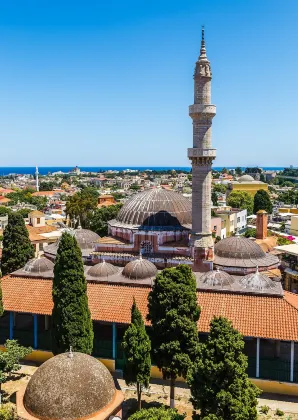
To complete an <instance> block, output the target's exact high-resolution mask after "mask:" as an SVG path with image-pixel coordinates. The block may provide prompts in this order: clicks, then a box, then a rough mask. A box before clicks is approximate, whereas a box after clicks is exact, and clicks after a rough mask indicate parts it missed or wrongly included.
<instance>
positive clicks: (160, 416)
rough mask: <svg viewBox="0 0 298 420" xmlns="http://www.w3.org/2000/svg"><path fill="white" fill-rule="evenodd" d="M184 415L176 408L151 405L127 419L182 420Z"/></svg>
mask: <svg viewBox="0 0 298 420" xmlns="http://www.w3.org/2000/svg"><path fill="white" fill-rule="evenodd" d="M183 419H185V416H184V415H183V414H178V413H177V411H176V410H173V409H166V408H165V407H164V406H162V407H159V408H157V407H153V408H148V409H143V410H141V411H138V412H137V413H135V414H133V415H132V416H130V417H129V420H183Z"/></svg>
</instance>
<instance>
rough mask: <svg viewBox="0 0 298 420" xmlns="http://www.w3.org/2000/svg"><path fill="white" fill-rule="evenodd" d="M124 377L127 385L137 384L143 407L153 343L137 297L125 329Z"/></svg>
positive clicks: (139, 399) (139, 403)
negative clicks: (128, 324) (137, 302)
mask: <svg viewBox="0 0 298 420" xmlns="http://www.w3.org/2000/svg"><path fill="white" fill-rule="evenodd" d="M122 347H123V350H124V360H125V364H124V368H123V377H124V379H125V382H126V384H127V385H131V384H136V386H137V395H138V409H139V410H140V409H141V398H142V389H143V388H148V386H149V380H150V371H151V357H150V351H151V343H150V340H149V337H148V334H147V332H146V329H145V325H144V321H143V318H142V315H141V313H140V311H139V309H138V307H137V305H136V302H135V299H134V301H133V304H132V308H131V324H130V326H129V327H128V328H127V330H126V331H125V334H124V337H123V342H122Z"/></svg>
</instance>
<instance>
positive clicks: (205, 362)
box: [188, 316, 259, 420]
mask: <svg viewBox="0 0 298 420" xmlns="http://www.w3.org/2000/svg"><path fill="white" fill-rule="evenodd" d="M243 349H244V341H243V338H242V336H241V334H240V333H239V332H238V331H237V330H235V329H234V328H233V326H232V323H231V322H230V321H229V320H228V319H226V318H224V317H221V316H220V317H214V318H213V320H212V321H211V323H210V333H209V336H208V339H207V341H206V342H205V343H203V344H201V345H200V354H199V356H198V358H197V360H196V361H195V363H194V364H193V366H192V367H191V369H190V370H189V374H188V383H189V386H190V390H191V394H192V402H193V405H194V408H195V409H199V410H200V416H199V418H200V419H204V420H205V419H217V420H255V419H257V417H258V415H257V409H256V406H257V396H258V395H259V390H258V388H257V387H256V386H255V385H253V384H252V383H251V382H250V380H249V379H248V376H247V373H246V370H247V357H246V356H245V355H244V354H243Z"/></svg>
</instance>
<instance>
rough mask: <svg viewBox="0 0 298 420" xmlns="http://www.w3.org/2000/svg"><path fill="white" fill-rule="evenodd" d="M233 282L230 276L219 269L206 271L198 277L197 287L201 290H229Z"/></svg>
mask: <svg viewBox="0 0 298 420" xmlns="http://www.w3.org/2000/svg"><path fill="white" fill-rule="evenodd" d="M234 282H235V280H234V279H233V277H232V276H230V274H228V273H226V272H225V271H221V270H219V269H216V270H213V271H208V272H207V273H203V274H202V275H201V276H200V282H199V287H200V288H203V289H205V288H206V289H212V288H216V289H218V288H220V289H230V288H231V287H232V285H233V284H234Z"/></svg>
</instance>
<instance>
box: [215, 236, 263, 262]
mask: <svg viewBox="0 0 298 420" xmlns="http://www.w3.org/2000/svg"><path fill="white" fill-rule="evenodd" d="M214 252H215V255H216V256H218V257H222V258H241V259H250V258H263V257H265V256H266V254H265V252H264V251H263V250H262V248H261V247H260V246H259V245H258V244H256V243H255V242H254V241H252V240H251V239H248V238H244V237H243V236H231V237H229V238H225V239H222V240H221V241H219V242H217V244H216V245H215V247H214Z"/></svg>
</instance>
